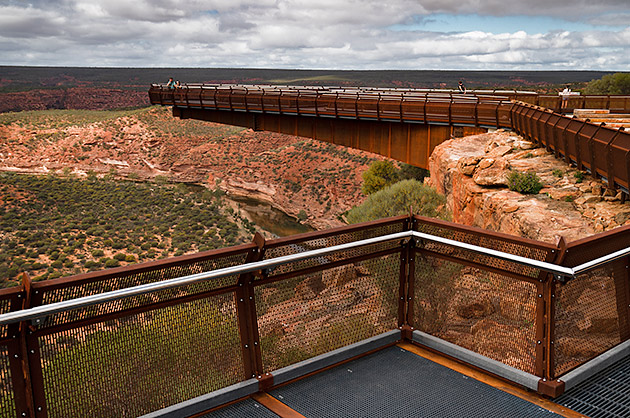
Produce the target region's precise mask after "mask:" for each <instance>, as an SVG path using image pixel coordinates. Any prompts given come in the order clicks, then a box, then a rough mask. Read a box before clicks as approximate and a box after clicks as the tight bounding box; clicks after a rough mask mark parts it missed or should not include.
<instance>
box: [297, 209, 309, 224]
mask: <svg viewBox="0 0 630 418" xmlns="http://www.w3.org/2000/svg"><path fill="white" fill-rule="evenodd" d="M307 217H308V215H307V214H306V211H305V210H304V209H301V210H300V211H299V212H298V214H297V218H298V219H299V220H300V221H305V220H306V218H307Z"/></svg>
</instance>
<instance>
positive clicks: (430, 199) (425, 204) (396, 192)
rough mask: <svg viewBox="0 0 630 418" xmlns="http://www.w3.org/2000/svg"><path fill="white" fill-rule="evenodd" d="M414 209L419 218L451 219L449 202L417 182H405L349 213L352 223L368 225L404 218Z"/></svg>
mask: <svg viewBox="0 0 630 418" xmlns="http://www.w3.org/2000/svg"><path fill="white" fill-rule="evenodd" d="M409 208H412V209H413V211H414V213H415V214H418V215H422V216H428V217H431V218H440V219H446V220H449V219H450V217H451V216H450V213H449V212H448V209H447V208H446V198H445V197H444V196H442V195H440V194H438V192H436V191H435V189H433V188H431V187H430V186H427V185H425V184H423V183H420V182H419V181H417V180H403V181H399V182H398V183H396V184H394V185H392V186H390V187H387V188H385V189H383V190H380V191H378V192H376V193H374V194H371V195H370V196H368V198H367V199H366V201H365V202H363V204H361V205H359V206H357V207H355V208H353V209H351V210H350V212H349V213H348V221H349V222H350V223H359V222H367V221H371V220H375V219H381V218H387V217H389V216H395V215H404V214H407V213H409Z"/></svg>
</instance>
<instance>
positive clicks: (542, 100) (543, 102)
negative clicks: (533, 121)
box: [538, 96, 562, 110]
mask: <svg viewBox="0 0 630 418" xmlns="http://www.w3.org/2000/svg"><path fill="white" fill-rule="evenodd" d="M561 102H562V98H561V97H560V96H538V106H542V107H546V108H549V109H553V110H560V103H561Z"/></svg>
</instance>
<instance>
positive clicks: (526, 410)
mask: <svg viewBox="0 0 630 418" xmlns="http://www.w3.org/2000/svg"><path fill="white" fill-rule="evenodd" d="M278 416H279V417H298V418H299V417H307V418H323V417H356V418H359V417H366V418H367V417H432V418H437V417H445V418H446V417H470V418H475V417H478V418H493V417H497V418H498V417H524V418H527V417H541V418H542V417H582V416H583V415H581V414H579V413H577V412H575V411H573V410H571V409H569V408H568V407H565V406H562V405H560V404H556V403H554V402H552V401H550V400H547V399H545V398H543V397H541V396H539V395H537V394H534V393H532V392H528V391H524V390H522V389H518V388H516V387H515V386H512V385H510V384H508V383H506V382H504V381H502V380H499V379H497V378H493V377H491V376H489V375H487V374H485V373H482V372H479V371H476V370H474V369H472V368H469V367H467V366H464V365H462V364H459V363H457V362H455V361H452V360H449V359H447V358H445V357H443V356H440V355H437V354H434V353H432V352H429V351H427V350H425V349H423V348H420V347H418V346H415V345H412V344H409V343H399V344H396V345H393V346H390V347H387V348H384V349H382V350H379V351H377V352H375V353H372V354H369V355H366V356H363V357H360V358H358V359H355V360H352V361H350V362H347V363H342V364H340V365H337V366H335V367H332V368H329V369H327V370H325V371H323V372H320V373H317V374H313V375H310V376H307V377H305V378H302V379H299V380H296V381H293V382H289V383H287V384H285V385H283V386H280V387H278V388H275V389H272V390H270V391H269V392H268V393H259V394H256V395H254V396H253V397H249V398H246V399H244V400H241V401H239V402H236V403H233V404H231V405H228V406H226V407H223V408H220V409H217V410H215V411H212V412H209V413H207V414H204V415H202V416H201V417H203V418H224V417H225V418H227V417H231V418H232V417H233V418H238V417H248V418H249V417H253V418H257V417H261V418H266V417H278ZM602 416H604V415H602ZM605 416H610V417H614V416H621V415H605Z"/></svg>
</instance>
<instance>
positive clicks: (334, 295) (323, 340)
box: [256, 254, 401, 372]
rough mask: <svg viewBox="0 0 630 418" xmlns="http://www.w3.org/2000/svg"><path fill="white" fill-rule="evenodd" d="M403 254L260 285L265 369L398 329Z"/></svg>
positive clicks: (279, 366) (258, 290)
mask: <svg viewBox="0 0 630 418" xmlns="http://www.w3.org/2000/svg"><path fill="white" fill-rule="evenodd" d="M400 263H401V261H400V255H399V254H392V255H387V256H383V257H379V258H373V259H369V260H366V261H362V262H356V263H351V264H343V265H340V266H338V267H334V268H329V269H325V270H321V271H318V272H316V273H312V274H306V275H300V276H296V277H292V278H289V279H286V280H282V281H272V282H269V283H266V284H261V285H258V286H256V307H257V310H258V312H257V314H258V315H257V316H258V328H259V331H260V338H261V346H262V359H263V366H264V368H263V371H264V372H272V371H274V370H277V369H279V368H281V367H285V366H289V365H291V364H294V363H297V362H299V361H302V360H305V359H308V358H311V357H314V356H317V355H320V354H323V353H326V352H329V351H332V350H335V349H337V348H340V347H343V346H346V345H349V344H352V343H356V342H359V341H361V340H364V339H366V338H370V337H373V336H375V335H378V334H381V333H383V332H386V331H390V330H392V329H395V328H396V326H397V321H398V316H397V312H398V292H397V291H398V287H399V272H400Z"/></svg>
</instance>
